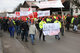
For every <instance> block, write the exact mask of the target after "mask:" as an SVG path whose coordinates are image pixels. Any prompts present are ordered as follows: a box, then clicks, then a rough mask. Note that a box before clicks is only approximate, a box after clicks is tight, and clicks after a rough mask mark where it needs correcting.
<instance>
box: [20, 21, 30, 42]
mask: <svg viewBox="0 0 80 53" xmlns="http://www.w3.org/2000/svg"><path fill="white" fill-rule="evenodd" d="M20 28H21V39H22V41H24V39H25V42H27V41H28V39H27V37H28V31H29V26H28V24H27V22H26V20H24V21H23V22H22V23H21V26H20Z"/></svg>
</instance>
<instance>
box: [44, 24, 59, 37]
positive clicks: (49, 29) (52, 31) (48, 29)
mask: <svg viewBox="0 0 80 53" xmlns="http://www.w3.org/2000/svg"><path fill="white" fill-rule="evenodd" d="M59 32H60V25H59V23H47V24H43V34H44V35H49V36H53V35H58V33H59Z"/></svg>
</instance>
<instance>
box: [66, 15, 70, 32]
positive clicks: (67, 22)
mask: <svg viewBox="0 0 80 53" xmlns="http://www.w3.org/2000/svg"><path fill="white" fill-rule="evenodd" d="M70 23H71V17H70V16H69V15H68V16H67V18H66V27H67V30H68V31H69V27H70Z"/></svg>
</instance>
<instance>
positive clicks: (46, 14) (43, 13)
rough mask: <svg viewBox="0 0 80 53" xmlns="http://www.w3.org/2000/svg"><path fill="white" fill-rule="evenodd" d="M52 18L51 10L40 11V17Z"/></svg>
mask: <svg viewBox="0 0 80 53" xmlns="http://www.w3.org/2000/svg"><path fill="white" fill-rule="evenodd" d="M43 16H50V10H47V11H38V17H43Z"/></svg>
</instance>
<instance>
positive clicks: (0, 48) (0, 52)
mask: <svg viewBox="0 0 80 53" xmlns="http://www.w3.org/2000/svg"><path fill="white" fill-rule="evenodd" d="M0 53H3V47H2V42H1V38H0Z"/></svg>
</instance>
